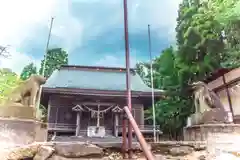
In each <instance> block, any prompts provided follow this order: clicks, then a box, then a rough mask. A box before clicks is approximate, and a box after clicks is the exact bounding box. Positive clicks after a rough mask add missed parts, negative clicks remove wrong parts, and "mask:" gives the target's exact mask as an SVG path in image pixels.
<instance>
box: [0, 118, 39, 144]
mask: <svg viewBox="0 0 240 160" xmlns="http://www.w3.org/2000/svg"><path fill="white" fill-rule="evenodd" d="M40 128H41V123H40V122H37V121H34V120H26V119H25V120H24V119H10V118H0V143H3V144H5V143H6V145H24V144H30V143H33V142H34V141H36V136H37V132H38V131H39V130H40Z"/></svg>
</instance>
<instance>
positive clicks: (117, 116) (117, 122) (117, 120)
mask: <svg viewBox="0 0 240 160" xmlns="http://www.w3.org/2000/svg"><path fill="white" fill-rule="evenodd" d="M118 125H119V114H118V113H115V125H114V126H115V137H118Z"/></svg>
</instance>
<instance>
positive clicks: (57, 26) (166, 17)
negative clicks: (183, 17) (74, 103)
mask: <svg viewBox="0 0 240 160" xmlns="http://www.w3.org/2000/svg"><path fill="white" fill-rule="evenodd" d="M70 2H78V3H80V5H84V3H91V4H92V5H95V4H94V3H96V2H98V3H102V4H103V5H109V7H107V9H110V10H109V14H108V15H102V16H103V18H101V19H98V18H99V17H101V16H98V18H95V17H94V14H93V17H90V18H91V19H87V18H86V17H88V16H86V17H85V15H82V16H81V17H78V18H76V17H73V16H72V13H71V10H70V9H71V7H69V5H70V4H69V3H70ZM179 2H180V0H151V2H150V1H146V0H129V1H128V11H129V30H130V31H131V32H139V31H141V30H146V28H147V24H151V28H152V29H154V30H159V36H161V34H164V35H166V32H168V33H169V35H172V36H170V39H172V37H174V36H173V35H175V34H174V28H175V25H176V17H177V9H178V4H179ZM100 7H101V6H99V9H101V8H100ZM91 12H94V10H89V13H91ZM97 13H98V12H97ZM104 13H107V12H104ZM79 14H81V10H79ZM51 16H54V17H55V19H54V24H53V30H52V34H53V35H54V36H53V37H55V38H57V39H55V40H54V39H52V40H51V41H50V46H51V44H54V43H57V45H59V46H61V47H63V48H65V49H66V50H67V51H68V52H69V53H71V50H72V49H75V48H76V47H79V46H80V45H81V42H82V41H83V39H82V38H83V35H82V34H83V33H86V32H87V33H88V34H87V35H88V36H89V37H91V36H97V35H98V34H100V33H101V32H102V31H106V30H108V29H109V28H113V27H118V28H123V5H122V1H121V0H92V1H90V0H73V1H69V0H23V1H16V0H8V1H7V0H5V1H4V0H0V19H1V22H2V23H1V26H0V45H11V51H10V52H11V54H12V57H11V59H8V60H6V59H2V58H0V62H1V63H0V68H1V67H10V68H11V69H12V70H14V71H17V72H19V70H20V68H22V66H24V65H25V63H26V64H27V63H28V62H39V59H35V58H34V57H33V56H30V55H29V54H26V53H23V52H21V53H19V52H17V51H18V50H19V49H20V48H21V46H22V45H24V43H25V42H24V41H25V40H26V39H32V40H33V41H38V40H39V39H42V37H43V35H40V36H41V38H39V34H42V33H38V32H39V30H38V29H39V28H44V27H49V24H50V18H51ZM104 16H106V17H108V18H106V19H105V18H104ZM109 16H110V18H109ZM88 18H89V17H88ZM162 29H164V30H162ZM44 34H45V33H44ZM44 36H45V37H46V38H47V33H46V35H44ZM166 38H168V37H166ZM41 43H42V42H41ZM43 43H45V42H43ZM44 49H45V48H43V49H42V50H44ZM131 55H132V54H131ZM131 59H132V61H133V62H132V63H136V58H135V57H132V58H131ZM134 61H135V62H134ZM98 64H99V65H101V64H102V65H108V64H109V65H112V66H123V65H125V60H124V58H122V59H120V60H119V59H118V58H116V57H114V56H112V54H109V56H106V57H104V58H103V59H101V60H99V61H98Z"/></svg>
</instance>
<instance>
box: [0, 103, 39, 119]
mask: <svg viewBox="0 0 240 160" xmlns="http://www.w3.org/2000/svg"><path fill="white" fill-rule="evenodd" d="M0 117H4V118H19V119H36V118H35V117H36V109H35V108H33V107H26V106H16V105H14V104H13V105H6V106H0Z"/></svg>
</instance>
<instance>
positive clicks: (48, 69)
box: [39, 48, 68, 77]
mask: <svg viewBox="0 0 240 160" xmlns="http://www.w3.org/2000/svg"><path fill="white" fill-rule="evenodd" d="M43 64H44V60H42V62H41V68H40V70H39V73H40V74H42V73H43ZM66 64H68V54H67V52H66V51H64V50H63V49H62V48H54V49H50V50H48V52H47V54H46V64H45V69H44V76H45V77H49V76H50V75H51V74H52V73H53V71H54V70H56V69H60V67H61V65H66Z"/></svg>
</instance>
